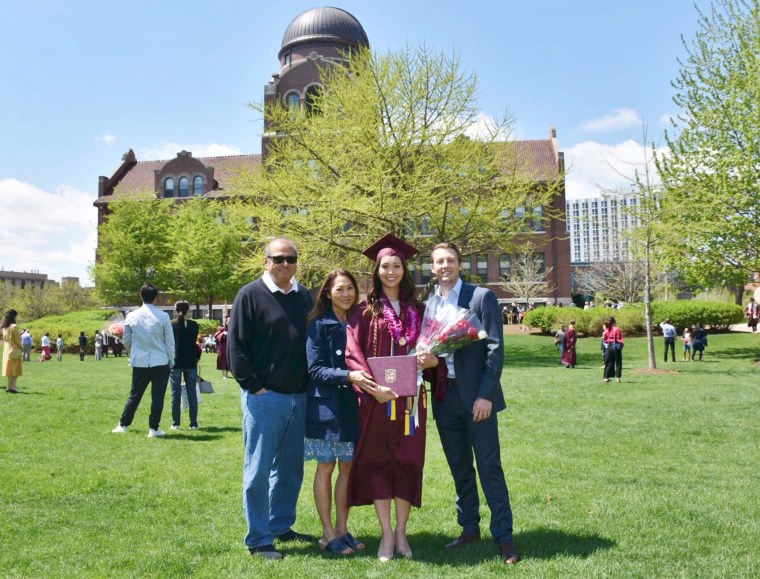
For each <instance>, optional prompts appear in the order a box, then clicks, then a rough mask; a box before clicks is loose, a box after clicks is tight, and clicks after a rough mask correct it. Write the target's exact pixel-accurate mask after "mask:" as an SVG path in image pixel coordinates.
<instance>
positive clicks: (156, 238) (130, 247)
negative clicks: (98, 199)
mask: <svg viewBox="0 0 760 579" xmlns="http://www.w3.org/2000/svg"><path fill="white" fill-rule="evenodd" d="M171 204H172V202H171V201H164V200H159V199H156V198H155V195H154V194H152V193H145V194H142V195H138V196H134V197H128V198H125V199H121V200H117V201H113V202H111V204H110V205H109V209H110V210H111V214H110V215H109V216H108V218H107V220H106V222H105V223H104V224H102V225H101V226H100V228H99V231H98V235H99V238H98V255H97V259H96V261H95V263H94V265H93V266H92V268H91V274H92V278H93V279H94V280H95V287H96V289H97V292H98V294H99V295H100V296H101V297H102V298H103V299H104V300H105V301H106V302H109V303H111V304H122V303H126V302H134V301H135V300H137V299H139V298H138V296H139V292H140V287H142V286H143V285H144V284H146V283H154V284H156V286H157V287H158V288H159V289H160V290H164V289H166V288H167V287H168V286H169V281H170V277H169V272H170V270H171V264H172V262H173V260H174V247H173V246H172V236H171V209H172V205H171Z"/></svg>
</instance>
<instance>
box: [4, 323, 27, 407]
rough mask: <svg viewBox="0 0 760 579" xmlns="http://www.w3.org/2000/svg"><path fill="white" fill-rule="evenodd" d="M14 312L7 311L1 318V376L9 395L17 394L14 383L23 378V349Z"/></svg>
mask: <svg viewBox="0 0 760 579" xmlns="http://www.w3.org/2000/svg"><path fill="white" fill-rule="evenodd" d="M17 316H18V312H17V311H16V310H8V311H7V312H5V316H4V317H3V333H2V337H3V344H4V347H3V376H6V377H7V378H8V387H7V388H6V389H5V391H6V392H8V393H9V394H18V390H17V389H16V382H17V381H18V377H19V376H23V374H24V368H23V357H24V347H23V346H22V345H21V334H20V333H19V331H18V326H17V325H16V317H17Z"/></svg>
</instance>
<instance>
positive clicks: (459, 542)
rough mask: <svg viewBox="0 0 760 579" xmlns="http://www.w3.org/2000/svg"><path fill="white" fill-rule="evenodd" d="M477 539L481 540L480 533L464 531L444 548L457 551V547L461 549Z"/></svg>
mask: <svg viewBox="0 0 760 579" xmlns="http://www.w3.org/2000/svg"><path fill="white" fill-rule="evenodd" d="M475 541H480V533H462V534H461V535H459V536H458V537H457V538H456V539H454V540H453V541H451V543H446V545H444V547H443V548H444V549H446V550H447V551H456V550H457V549H461V548H462V547H464V546H465V545H469V544H470V543H474V542H475Z"/></svg>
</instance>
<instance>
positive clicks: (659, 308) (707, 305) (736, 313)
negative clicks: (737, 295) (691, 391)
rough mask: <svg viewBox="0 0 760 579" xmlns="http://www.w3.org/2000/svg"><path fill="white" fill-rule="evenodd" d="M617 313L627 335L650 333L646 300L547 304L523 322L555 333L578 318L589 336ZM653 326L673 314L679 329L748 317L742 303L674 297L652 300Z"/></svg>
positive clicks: (578, 328) (577, 323)
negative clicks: (616, 306)
mask: <svg viewBox="0 0 760 579" xmlns="http://www.w3.org/2000/svg"><path fill="white" fill-rule="evenodd" d="M610 316H613V317H614V318H615V322H616V324H617V325H618V326H619V327H620V329H621V330H622V331H623V334H627V335H641V334H645V333H646V326H645V322H644V304H627V305H626V306H625V307H624V308H623V309H621V310H612V309H610V308H602V307H595V308H591V309H589V310H582V309H579V308H557V307H554V306H547V307H543V308H536V309H534V310H530V311H529V312H527V313H526V314H525V319H524V321H523V323H524V324H525V325H526V326H528V327H531V328H538V329H540V330H541V331H542V332H543V333H544V334H552V333H554V332H556V331H557V330H558V329H559V326H560V324H565V326H567V325H568V324H569V323H570V320H575V330H576V331H577V332H578V333H579V334H581V335H585V336H599V335H601V333H602V329H603V324H604V320H606V319H607V318H609V317H610ZM652 317H653V320H652V321H653V327H654V329H655V331H657V332H659V331H660V322H663V321H665V320H666V319H668V318H670V319H671V321H672V322H673V325H674V326H675V327H676V329H677V330H678V331H679V333H680V332H681V331H683V329H684V328H685V327H687V326H690V327H693V326H694V324H696V323H697V322H700V323H701V324H703V325H704V326H709V327H710V328H713V329H719V330H723V329H726V328H728V326H730V325H731V324H738V323H739V322H741V321H742V320H743V319H744V309H743V308H742V307H741V306H737V305H732V304H724V303H719V302H705V301H697V300H691V301H673V302H653V303H652Z"/></svg>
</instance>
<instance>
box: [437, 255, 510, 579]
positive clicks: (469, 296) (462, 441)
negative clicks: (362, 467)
mask: <svg viewBox="0 0 760 579" xmlns="http://www.w3.org/2000/svg"><path fill="white" fill-rule="evenodd" d="M431 259H432V272H433V274H434V275H435V276H436V278H437V279H438V285H437V286H436V294H437V295H439V296H441V297H442V298H443V299H444V300H446V301H448V302H450V303H455V304H457V305H458V306H459V307H462V308H467V309H470V310H472V311H473V312H474V313H475V314H477V316H478V318H480V321H481V322H482V323H483V327H484V329H485V331H486V332H487V334H488V337H487V338H486V339H484V340H480V341H478V342H475V343H474V344H471V345H469V346H465V347H464V348H461V349H459V350H457V351H456V352H454V354H453V355H452V356H450V357H449V358H448V359H447V360H446V366H447V368H448V389H447V391H446V395H445V396H444V398H443V400H442V401H437V400H434V401H433V415H434V417H435V423H436V425H437V427H438V434H439V435H440V437H441V444H442V446H443V452H444V454H445V455H446V460H447V462H448V463H449V468H450V469H451V474H452V476H453V477H454V485H455V487H456V491H457V501H456V507H457V522H458V523H459V525H460V526H461V527H462V533H461V534H460V535H459V537H457V538H456V539H455V540H454V541H452V542H451V543H448V544H447V545H446V546H445V548H446V549H447V550H454V549H459V548H461V547H464V546H465V545H467V544H468V543H472V542H474V541H477V540H479V539H480V514H479V510H480V501H479V499H478V485H477V480H476V478H475V468H474V467H473V457H474V459H475V462H476V463H477V468H478V473H479V475H480V484H481V486H482V487H483V494H485V497H486V501H487V502H488V507H489V509H490V510H491V535H492V536H493V539H494V541H495V542H496V543H497V544H498V545H499V549H500V553H501V557H502V559H503V560H504V562H505V563H508V564H510V565H512V564H515V563H517V562H518V561H519V560H520V554H519V552H518V551H517V548H516V547H515V544H514V541H513V538H512V507H511V506H510V504H509V491H508V490H507V483H506V481H505V479H504V470H503V469H502V466H501V450H500V447H499V425H498V420H497V413H498V412H499V411H501V410H504V408H505V407H506V405H505V403H504V394H503V392H502V390H501V382H500V380H501V370H502V366H503V365H504V334H503V328H502V322H501V315H500V313H499V304H498V302H497V300H496V296H495V295H494V293H493V292H492V291H491V290H489V289H487V288H482V287H478V286H473V285H470V284H467V283H463V282H462V280H461V279H460V277H459V273H460V271H461V269H462V254H461V253H460V251H459V248H458V247H457V246H456V245H454V244H453V243H441V244H439V245H436V246H435V247H434V248H433V253H432V255H431Z"/></svg>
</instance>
